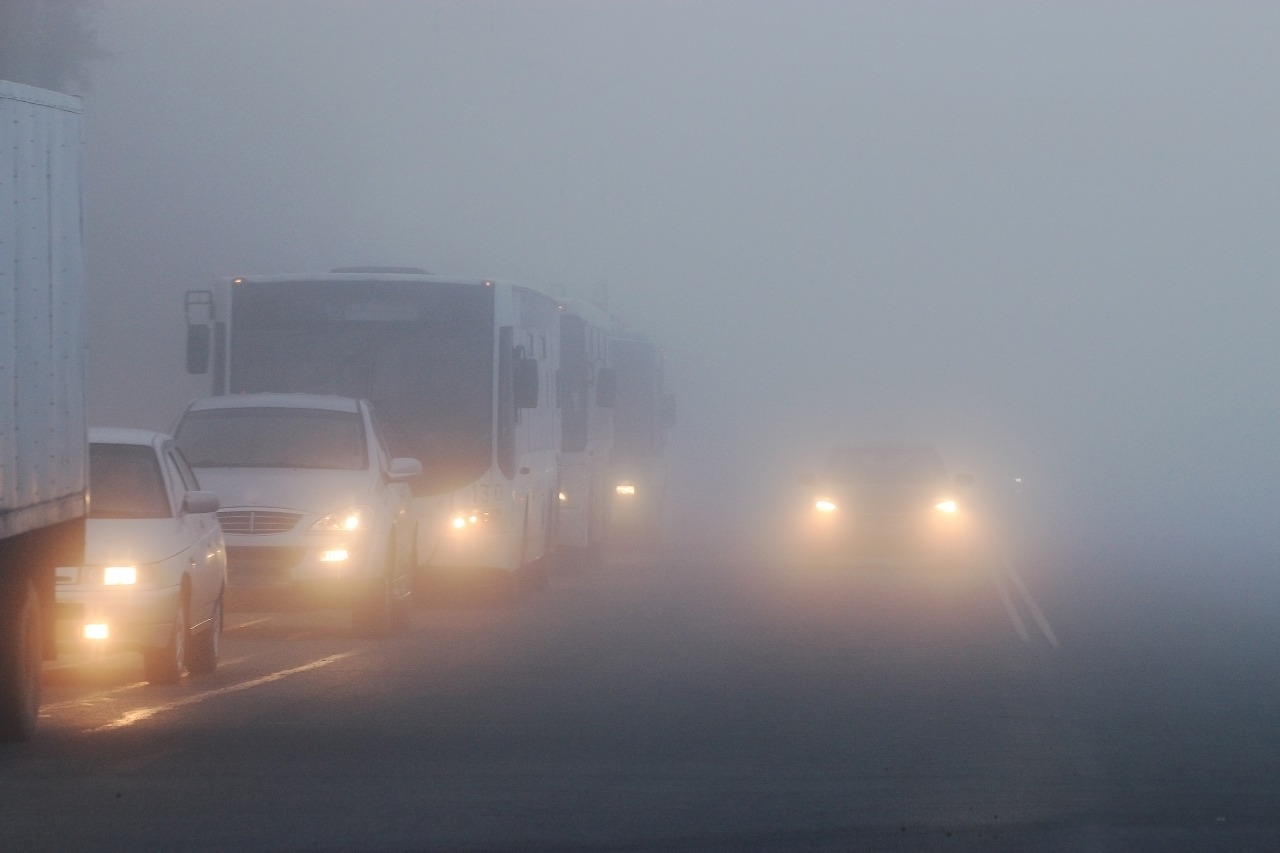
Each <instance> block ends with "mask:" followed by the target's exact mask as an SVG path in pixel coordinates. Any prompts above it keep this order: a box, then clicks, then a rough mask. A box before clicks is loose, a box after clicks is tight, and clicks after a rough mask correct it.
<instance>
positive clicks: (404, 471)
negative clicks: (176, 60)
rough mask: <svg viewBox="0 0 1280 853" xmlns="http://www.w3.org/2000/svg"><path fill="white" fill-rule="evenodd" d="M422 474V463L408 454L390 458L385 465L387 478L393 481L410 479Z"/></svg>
mask: <svg viewBox="0 0 1280 853" xmlns="http://www.w3.org/2000/svg"><path fill="white" fill-rule="evenodd" d="M421 474H422V463H421V462H419V461H418V460H417V459H413V458H411V457H408V456H399V457H396V458H395V459H392V460H391V464H390V465H389V466H388V467H387V478H388V479H389V480H391V482H393V483H399V482H403V481H404V480H411V479H413V478H414V477H417V476H420V475H421Z"/></svg>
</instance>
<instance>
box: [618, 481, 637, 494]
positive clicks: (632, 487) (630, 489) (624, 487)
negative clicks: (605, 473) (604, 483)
mask: <svg viewBox="0 0 1280 853" xmlns="http://www.w3.org/2000/svg"><path fill="white" fill-rule="evenodd" d="M614 492H615V493H617V494H619V495H626V496H631V495H634V494H635V493H636V484H635V483H632V482H630V481H626V480H624V481H623V482H621V483H619V484H618V485H617V486H616V487H615V488H614Z"/></svg>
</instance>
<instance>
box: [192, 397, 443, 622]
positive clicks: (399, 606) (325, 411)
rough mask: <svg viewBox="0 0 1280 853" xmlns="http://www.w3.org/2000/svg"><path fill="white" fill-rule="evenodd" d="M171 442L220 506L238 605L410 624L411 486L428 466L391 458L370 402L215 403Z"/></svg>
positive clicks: (203, 405)
mask: <svg viewBox="0 0 1280 853" xmlns="http://www.w3.org/2000/svg"><path fill="white" fill-rule="evenodd" d="M174 435H175V438H176V440H177V443H178V446H179V447H180V448H181V449H182V452H183V454H184V455H185V456H186V457H187V458H188V459H189V460H190V461H191V465H192V467H193V468H195V469H196V471H197V474H198V476H199V477H200V479H201V481H202V482H203V483H204V484H205V485H206V486H207V487H208V488H209V489H211V490H212V491H214V492H215V493H216V494H217V495H218V497H219V499H220V501H221V504H222V508H221V510H220V511H219V512H218V520H219V522H220V523H221V524H222V530H223V533H224V534H225V536H226V541H227V566H228V578H229V584H230V588H231V590H232V591H233V593H235V594H236V598H237V600H241V599H243V600H245V601H250V602H257V603H259V604H263V605H266V606H268V607H274V606H276V605H277V603H279V602H281V601H282V600H287V601H288V602H289V603H290V604H294V603H299V602H302V603H315V604H329V605H334V606H342V607H349V608H350V609H351V614H352V627H353V628H354V629H355V630H356V631H357V632H358V633H362V634H367V635H380V634H383V633H385V632H386V631H387V630H388V629H389V628H391V627H394V626H395V625H397V624H399V623H400V622H402V621H403V620H404V618H405V616H406V614H407V607H408V598H409V594H410V590H411V588H412V576H411V572H412V567H413V564H414V561H413V554H414V541H415V533H416V531H415V522H414V516H413V513H412V496H411V495H410V492H409V487H408V485H407V484H406V481H407V480H409V479H411V478H413V477H417V476H418V475H420V474H421V473H422V465H421V463H419V462H418V460H417V459H410V458H393V457H392V456H391V454H390V452H389V451H388V450H387V446H386V443H385V441H384V440H383V438H382V433H381V430H380V429H379V428H378V426H377V422H376V420H375V416H374V413H373V409H372V407H371V406H370V405H369V403H368V402H367V401H364V400H355V399H351V398H347V397H334V396H322V395H312V394H245V395H235V396H227V397H208V398H205V399H202V400H197V401H195V402H194V403H192V404H191V405H190V406H189V407H188V408H187V410H186V412H185V413H184V414H183V415H182V417H181V419H180V420H179V422H178V425H177V427H176V429H175V430H174Z"/></svg>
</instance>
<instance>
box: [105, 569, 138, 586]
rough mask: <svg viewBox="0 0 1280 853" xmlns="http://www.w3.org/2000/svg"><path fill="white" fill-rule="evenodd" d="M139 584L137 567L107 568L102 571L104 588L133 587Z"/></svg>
mask: <svg viewBox="0 0 1280 853" xmlns="http://www.w3.org/2000/svg"><path fill="white" fill-rule="evenodd" d="M137 582H138V567H137V566H107V567H105V568H104V569H103V570H102V584H103V586H132V585H133V584H136V583H137Z"/></svg>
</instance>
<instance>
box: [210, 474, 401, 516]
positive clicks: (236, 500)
mask: <svg viewBox="0 0 1280 853" xmlns="http://www.w3.org/2000/svg"><path fill="white" fill-rule="evenodd" d="M196 476H197V477H198V478H199V479H200V487H201V488H202V489H206V490H208V491H210V492H214V493H215V494H217V496H218V500H219V501H220V502H221V504H222V508H223V509H232V508H235V507H271V508H277V509H291V510H296V511H298V512H302V513H311V514H314V515H327V514H328V513H331V512H333V511H335V510H339V509H342V508H344V507H348V506H354V505H357V504H363V503H367V502H368V500H369V494H370V491H371V487H372V485H373V482H374V477H375V476H376V475H374V474H373V473H372V472H369V471H335V470H330V469H310V468H197V469H196Z"/></svg>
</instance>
